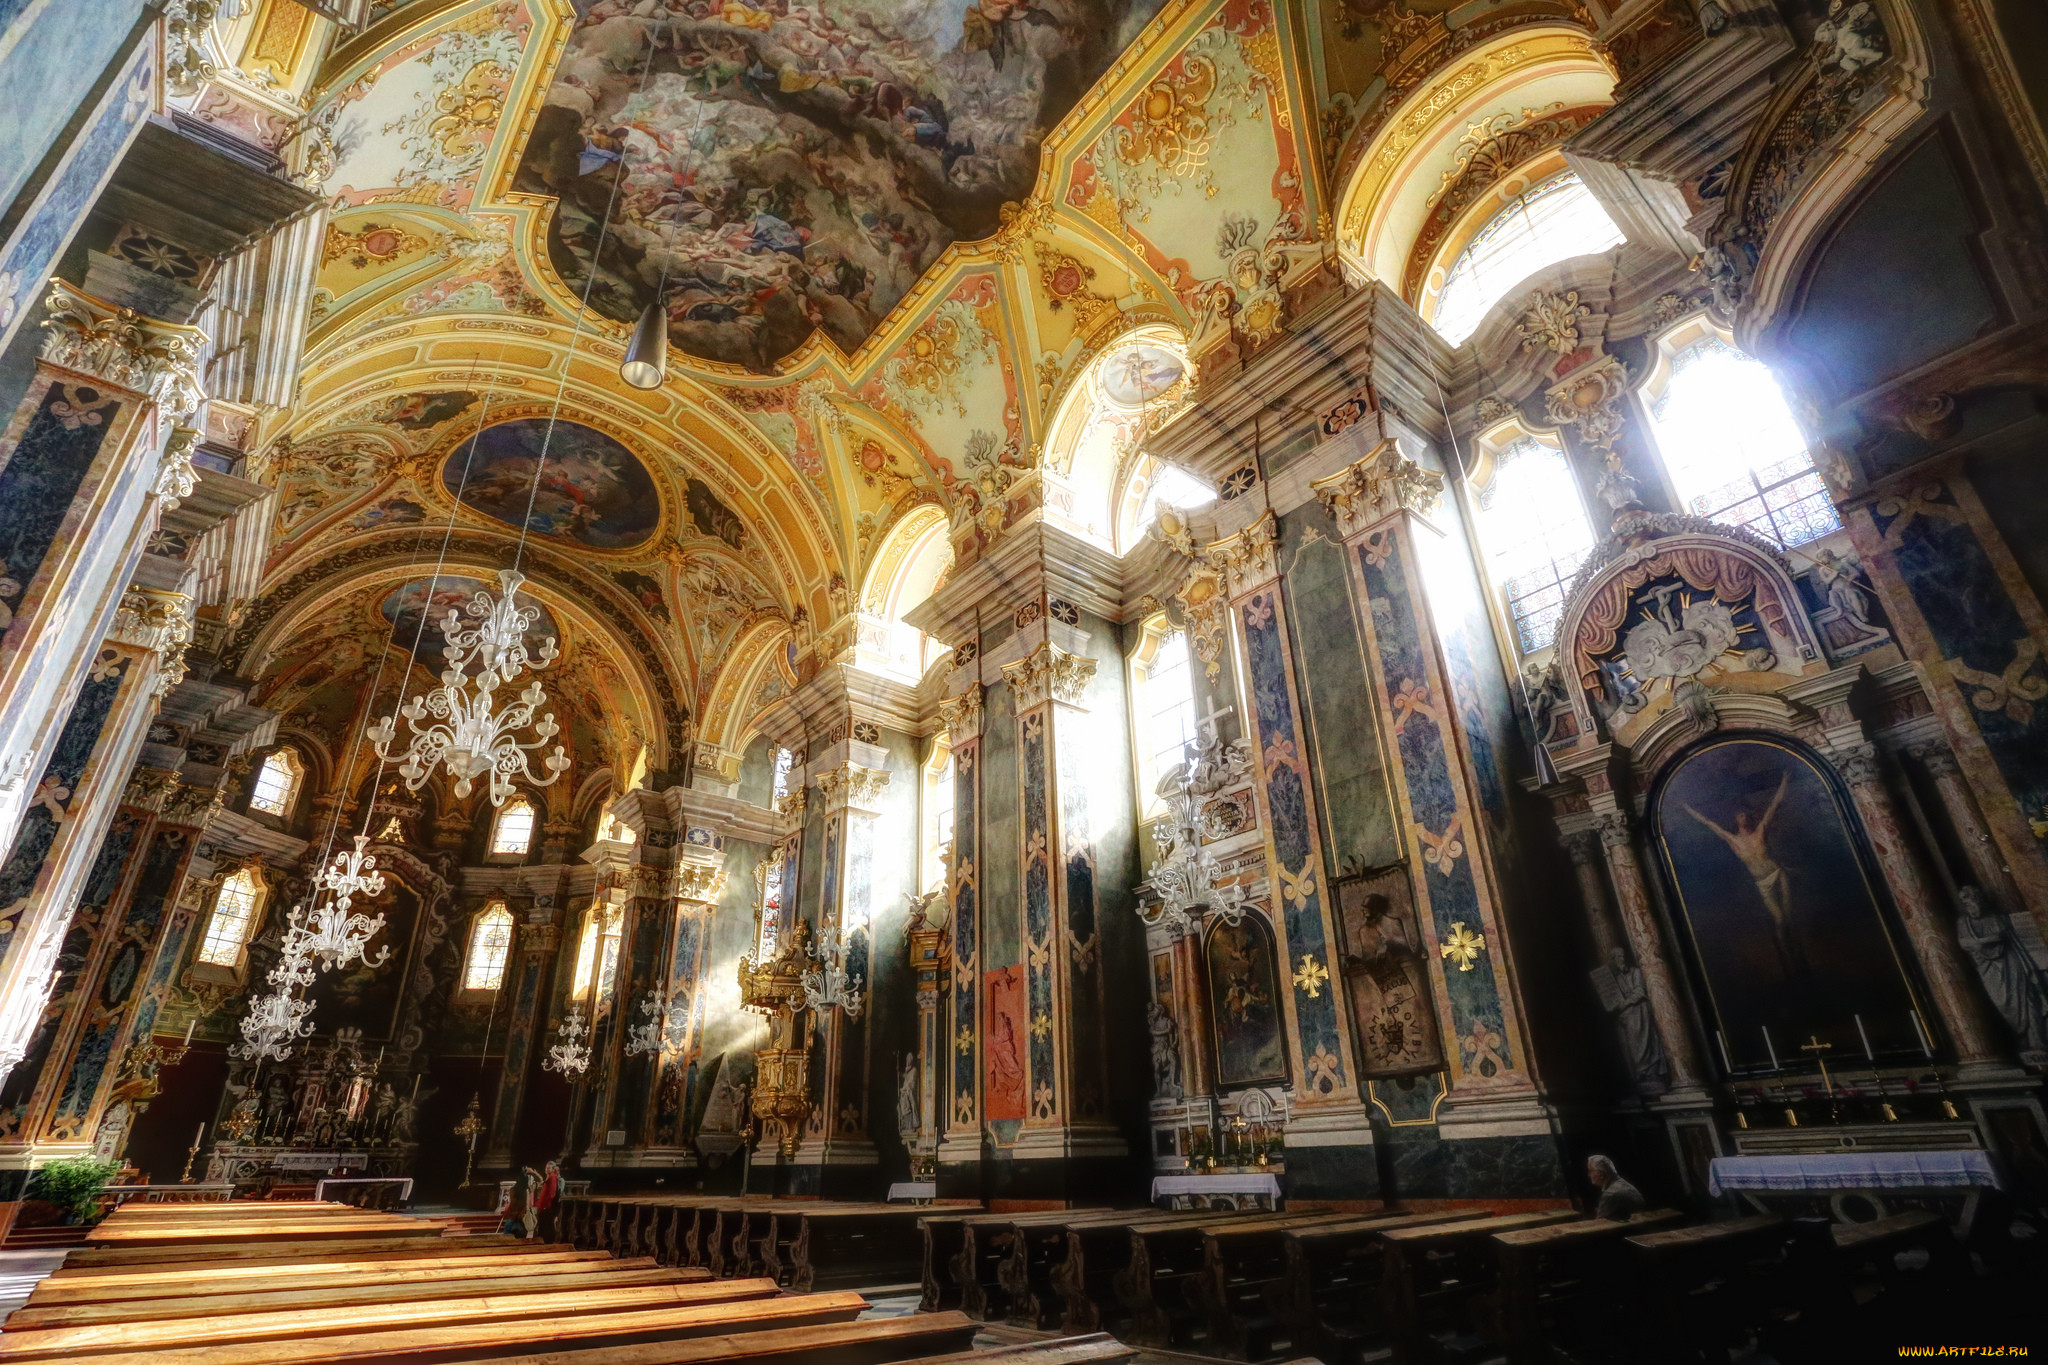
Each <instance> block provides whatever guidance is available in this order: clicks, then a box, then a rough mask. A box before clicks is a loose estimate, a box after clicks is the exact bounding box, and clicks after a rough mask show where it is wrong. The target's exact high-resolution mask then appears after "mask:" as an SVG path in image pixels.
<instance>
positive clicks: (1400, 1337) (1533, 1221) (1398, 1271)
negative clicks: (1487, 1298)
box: [1377, 1209, 1579, 1361]
mask: <svg viewBox="0 0 2048 1365" xmlns="http://www.w3.org/2000/svg"><path fill="white" fill-rule="evenodd" d="M1576 1221H1579V1215H1578V1214H1577V1213H1576V1212H1575V1211H1573V1210H1571V1209H1554V1210H1548V1211H1545V1212H1541V1213H1514V1214H1509V1215H1508V1216H1506V1217H1505V1218H1489V1219H1484V1220H1474V1221H1472V1222H1469V1223H1451V1224H1444V1225H1425V1226H1421V1227H1406V1228H1391V1229H1389V1230H1387V1231H1385V1232H1381V1233H1379V1234H1377V1235H1378V1237H1379V1239H1380V1240H1381V1241H1382V1242H1383V1243H1385V1246H1386V1250H1385V1253H1384V1259H1383V1261H1382V1266H1383V1271H1382V1278H1381V1286H1382V1288H1381V1292H1382V1293H1383V1294H1384V1296H1385V1303H1384V1304H1383V1306H1382V1311H1383V1312H1384V1313H1385V1315H1386V1325H1387V1331H1388V1335H1389V1336H1390V1337H1391V1338H1392V1339H1393V1343H1394V1355H1395V1358H1396V1359H1397V1360H1402V1361H1422V1360H1428V1359H1430V1358H1431V1356H1430V1352H1429V1336H1430V1333H1431V1331H1432V1330H1433V1329H1435V1328H1437V1327H1439V1326H1445V1325H1449V1326H1451V1327H1454V1328H1457V1329H1461V1330H1469V1329H1470V1328H1471V1326H1472V1322H1471V1319H1470V1314H1469V1311H1468V1310H1469V1307H1470V1305H1471V1301H1472V1300H1473V1298H1474V1297H1475V1296H1476V1295H1479V1294H1482V1293H1485V1292H1487V1291H1489V1290H1491V1289H1492V1288H1493V1283H1494V1280H1495V1277H1496V1275H1497V1272H1498V1269H1499V1265H1498V1262H1497V1261H1496V1260H1495V1258H1494V1256H1493V1248H1492V1246H1491V1245H1490V1241H1491V1239H1492V1238H1493V1237H1495V1236H1497V1235H1499V1234H1500V1233H1503V1232H1514V1231H1518V1230H1520V1229H1522V1228H1537V1227H1548V1226H1550V1225H1551V1224H1553V1223H1568V1222H1576Z"/></svg>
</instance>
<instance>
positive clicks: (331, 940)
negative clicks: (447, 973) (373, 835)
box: [286, 834, 391, 971]
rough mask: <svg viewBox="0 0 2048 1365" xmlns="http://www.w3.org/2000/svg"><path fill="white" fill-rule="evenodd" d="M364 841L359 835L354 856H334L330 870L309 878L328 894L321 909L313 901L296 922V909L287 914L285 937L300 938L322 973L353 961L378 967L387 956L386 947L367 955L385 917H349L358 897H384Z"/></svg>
mask: <svg viewBox="0 0 2048 1365" xmlns="http://www.w3.org/2000/svg"><path fill="white" fill-rule="evenodd" d="M369 842H370V838H369V836H368V835H366V834H358V835H357V836H356V848H355V852H353V853H337V854H335V855H334V862H333V864H332V865H331V866H328V867H324V868H322V869H321V870H320V871H318V872H316V873H314V874H313V884H314V885H315V886H316V887H318V888H320V889H321V890H323V891H327V892H330V893H332V895H333V897H334V899H333V900H331V901H328V902H327V903H325V904H324V905H323V904H320V903H318V902H317V900H316V902H315V904H314V907H313V912H312V916H311V918H310V920H309V921H308V920H302V919H301V912H300V911H299V910H297V909H294V910H293V911H292V919H291V927H290V928H289V929H288V930H287V931H286V933H287V934H298V935H301V936H303V939H304V948H305V951H306V952H308V953H310V954H311V955H312V956H314V957H317V958H319V959H320V968H321V970H322V971H331V970H332V969H334V968H336V967H346V966H348V965H349V964H350V963H351V962H354V961H356V960H357V959H358V958H360V959H362V961H363V964H364V965H365V966H369V967H381V966H383V965H384V963H385V962H386V961H387V960H388V959H389V958H390V956H391V948H390V946H389V945H386V946H385V947H383V948H381V949H379V950H378V953H377V956H376V957H371V956H370V954H369V946H370V940H371V939H373V938H375V937H376V936H377V931H378V930H379V929H382V928H383V927H384V917H383V916H382V915H379V916H377V918H375V919H371V918H370V917H369V916H368V915H357V914H351V913H350V908H351V907H352V906H353V905H354V904H355V898H356V897H357V896H358V895H364V896H381V895H383V894H384V874H383V873H382V872H378V871H376V870H375V869H376V866H377V855H376V854H374V853H365V852H364V851H363V849H364V845H366V844H368V843H369Z"/></svg>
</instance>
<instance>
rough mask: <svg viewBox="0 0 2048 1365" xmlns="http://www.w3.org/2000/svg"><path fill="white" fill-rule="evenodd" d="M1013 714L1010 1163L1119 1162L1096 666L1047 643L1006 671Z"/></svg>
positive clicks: (1122, 1148)
mask: <svg viewBox="0 0 2048 1365" xmlns="http://www.w3.org/2000/svg"><path fill="white" fill-rule="evenodd" d="M1002 667H1003V677H1004V679H1005V680H1006V681H1007V682H1008V683H1009V684H1010V688H1011V690H1012V692H1013V694H1014V696H1015V699H1016V707H1017V748H1018V763H1017V780H1018V809H1019V811H1020V812H1021V817H1022V818H1021V823H1020V826H1019V830H1020V833H1021V836H1022V840H1023V847H1022V859H1023V863H1022V866H1023V897H1022V905H1023V912H1024V919H1023V929H1024V935H1023V947H1024V959H1025V961H1024V1006H1025V1010H1026V1011H1027V1013H1028V1014H1029V1017H1030V1023H1029V1027H1028V1033H1027V1038H1026V1041H1025V1049H1024V1051H1025V1103H1024V1120H1023V1125H1022V1127H1021V1128H1020V1129H1019V1131H1018V1134H1017V1142H1016V1146H1015V1148H1014V1149H1013V1150H1014V1152H1015V1155H1016V1157H1017V1159H1018V1160H1019V1161H1028V1160H1043V1159H1048V1158H1050V1159H1060V1160H1064V1159H1068V1158H1084V1159H1085V1158H1110V1157H1121V1156H1122V1155H1124V1153H1125V1150H1126V1148H1125V1144H1124V1140H1123V1136H1122V1134H1121V1133H1120V1132H1118V1130H1117V1129H1116V1127H1115V1126H1114V1125H1113V1124H1112V1123H1110V1121H1109V1119H1108V1099H1109V1096H1108V1086H1109V1072H1108V1057H1107V1050H1106V1049H1105V1048H1104V1047H1103V1046H1102V1045H1101V1040H1102V1037H1103V1018H1104V1003H1103V989H1104V985H1103V980H1102V953H1101V942H1102V939H1101V930H1100V922H1099V919H1098V905H1097V898H1096V891H1095V843H1094V833H1093V825H1092V823H1091V817H1090V812H1089V807H1088V795H1089V779H1090V777H1091V776H1092V775H1093V774H1094V772H1095V770H1096V767H1097V765H1098V764H1099V763H1100V759H1101V756H1100V753H1099V752H1098V751H1095V750H1094V749H1093V746H1092V745H1091V743H1090V730H1089V718H1088V690H1089V685H1090V683H1091V682H1092V681H1093V680H1094V677H1095V670H1096V663H1095V660H1094V659H1092V658H1090V657H1089V656H1087V655H1085V654H1076V653H1070V652H1069V651H1067V650H1066V649H1063V648H1061V647H1060V646H1059V645H1056V644H1054V643H1053V642H1052V641H1051V640H1050V639H1048V640H1046V641H1044V642H1043V643H1041V644H1039V645H1038V647H1037V648H1035V649H1033V650H1032V651H1031V652H1030V653H1029V654H1027V655H1025V656H1024V657H1023V658H1021V659H1018V660H1016V661H1015V662H1012V663H1006V664H1004V665H1003V666H1002Z"/></svg>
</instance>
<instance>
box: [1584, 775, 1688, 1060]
mask: <svg viewBox="0 0 2048 1365" xmlns="http://www.w3.org/2000/svg"><path fill="white" fill-rule="evenodd" d="M1595 828H1597V829H1598V830H1599V832H1600V846H1601V848H1602V849H1604V850H1605V851H1606V854H1607V873H1608V876H1609V877H1611V878H1612V879H1613V884H1614V904H1615V909H1616V910H1617V911H1618V912H1619V914H1620V917H1621V927H1622V932H1623V933H1625V934H1626V935H1628V946H1629V951H1630V954H1631V955H1632V956H1633V957H1634V958H1635V960H1636V967H1637V969H1638V970H1639V971H1641V972H1642V974H1643V989H1644V991H1645V992H1647V993H1648V995H1649V997H1650V1015H1651V1017H1652V1018H1654V1019H1655V1020H1656V1021H1657V1038H1658V1041H1660V1042H1662V1043H1663V1044H1664V1056H1665V1057H1666V1058H1667V1059H1668V1060H1669V1061H1670V1063H1671V1088H1672V1089H1673V1090H1692V1089H1696V1088H1698V1086H1699V1084H1700V1082H1701V1080H1702V1078H1703V1076H1704V1072H1703V1070H1702V1068H1701V1066H1700V1053H1699V1049H1698V1048H1697V1047H1696V1046H1694V1044H1693V1035H1692V1025H1691V1022H1690V1021H1689V1019H1688V1016H1687V1012H1686V1008H1685V997H1684V995H1682V994H1681V993H1680V991H1679V987H1678V976H1677V973H1676V972H1675V970H1674V969H1673V968H1672V965H1671V954H1670V953H1668V952H1666V951H1665V947H1664V933H1663V930H1662V929H1661V928H1659V927H1658V924H1657V910H1656V907H1655V906H1654V905H1653V904H1652V903H1651V901H1650V887H1649V883H1648V882H1646V881H1644V880H1643V864H1642V861H1641V859H1639V858H1638V857H1637V856H1636V844H1635V838H1634V835H1633V832H1632V829H1631V822H1630V820H1629V818H1628V817H1627V816H1626V815H1624V814H1622V812H1621V811H1620V810H1618V809H1617V810H1610V811H1607V812H1606V813H1604V814H1602V815H1601V816H1600V817H1599V818H1598V819H1597V820H1596V821H1595Z"/></svg>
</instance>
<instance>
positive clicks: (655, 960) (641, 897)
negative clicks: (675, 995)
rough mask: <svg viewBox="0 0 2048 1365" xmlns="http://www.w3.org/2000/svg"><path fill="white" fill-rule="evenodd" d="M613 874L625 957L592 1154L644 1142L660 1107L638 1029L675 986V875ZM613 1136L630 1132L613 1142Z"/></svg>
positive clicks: (632, 866) (638, 867)
mask: <svg viewBox="0 0 2048 1365" xmlns="http://www.w3.org/2000/svg"><path fill="white" fill-rule="evenodd" d="M636 850H637V846H636ZM610 871H611V873H612V876H613V877H614V879H615V880H614V882H613V887H614V890H615V894H617V895H618V896H619V900H620V904H621V909H620V915H621V918H620V923H619V962H618V968H617V972H616V975H615V976H614V977H613V979H612V996H611V1008H610V1016H609V1018H608V1020H607V1031H606V1033H605V1037H604V1052H603V1061H602V1066H603V1075H604V1077H605V1083H604V1086H603V1092H602V1096H601V1100H600V1103H599V1105H598V1106H597V1108H596V1110H595V1111H594V1112H595V1117H594V1119H593V1122H592V1127H591V1134H590V1155H592V1156H595V1155H596V1154H598V1153H600V1152H607V1151H609V1152H614V1153H616V1152H617V1151H618V1150H619V1149H620V1148H623V1147H641V1146H644V1139H645V1137H646V1126H647V1122H648V1115H649V1114H650V1113H651V1112H652V1110H653V1108H654V1105H653V1103H652V1101H653V1098H654V1095H653V1091H654V1074H655V1058H654V1057H653V1056H652V1055H651V1054H649V1053H647V1052H645V1051H639V1050H629V1048H628V1044H630V1043H632V1041H633V1035H634V1030H635V1029H636V1028H638V1027H640V1026H643V1025H645V1024H646V1023H647V1022H648V1019H649V1016H648V1014H647V1011H646V1005H647V1003H648V1002H649V1001H655V1002H657V1004H658V1002H659V999H660V995H661V993H662V991H664V990H665V989H666V987H667V977H668V972H667V955H668V952H669V949H670V944H671V935H672V930H673V929H674V919H675V908H674V904H673V902H671V901H670V899H669V898H668V896H667V895H666V894H665V892H666V889H667V888H666V886H665V882H666V880H667V877H666V873H665V871H664V870H663V869H662V868H659V867H654V866H650V865H648V864H646V863H640V862H632V863H626V864H623V865H621V866H619V867H616V868H614V869H611V870H610ZM599 1065H600V1063H599V1060H598V1058H597V1057H596V1056H593V1057H592V1059H591V1069H592V1070H593V1071H596V1070H597V1069H598V1067H599ZM613 1133H622V1134H624V1137H623V1139H622V1140H621V1141H620V1142H619V1143H613V1142H612V1140H611V1136H610V1135H611V1134H613ZM586 1159H587V1158H586Z"/></svg>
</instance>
